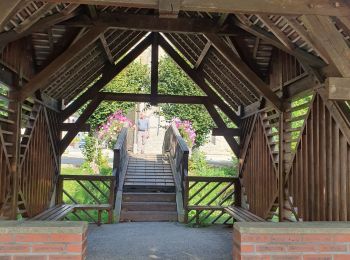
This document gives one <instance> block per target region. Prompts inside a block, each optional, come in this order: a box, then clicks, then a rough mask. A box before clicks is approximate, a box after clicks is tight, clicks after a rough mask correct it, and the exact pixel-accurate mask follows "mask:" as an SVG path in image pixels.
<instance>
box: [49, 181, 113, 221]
mask: <svg viewBox="0 0 350 260" xmlns="http://www.w3.org/2000/svg"><path fill="white" fill-rule="evenodd" d="M115 183H116V181H115V176H101V175H59V178H58V185H57V199H56V204H57V205H59V204H73V205H80V206H79V207H80V209H81V211H79V212H78V211H76V212H73V213H72V214H73V215H74V216H75V219H77V220H83V219H84V220H86V219H88V220H89V221H91V222H95V223H97V220H96V216H95V215H94V214H92V213H91V212H88V209H91V210H99V208H100V207H102V206H103V207H104V208H108V207H109V209H110V210H112V209H113V208H114V197H115ZM73 193H74V194H73ZM79 207H78V208H79ZM67 218H68V219H69V215H68V216H67ZM109 218H110V216H109ZM110 221H111V220H110V219H109V222H110Z"/></svg>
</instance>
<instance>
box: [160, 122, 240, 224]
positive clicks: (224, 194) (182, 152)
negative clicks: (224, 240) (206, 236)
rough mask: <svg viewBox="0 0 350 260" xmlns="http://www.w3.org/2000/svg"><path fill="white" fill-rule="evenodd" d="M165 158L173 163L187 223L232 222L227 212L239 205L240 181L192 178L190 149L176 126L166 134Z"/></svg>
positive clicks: (178, 199) (178, 197) (184, 218)
mask: <svg viewBox="0 0 350 260" xmlns="http://www.w3.org/2000/svg"><path fill="white" fill-rule="evenodd" d="M163 154H164V155H166V154H167V155H168V157H169V160H170V164H171V167H172V170H173V174H174V178H175V183H176V189H177V197H176V200H177V204H178V215H181V214H182V215H183V221H184V222H185V223H188V222H193V221H194V220H195V221H196V223H197V224H199V223H200V222H208V221H209V222H210V223H213V224H214V223H228V222H229V221H230V220H232V217H230V216H229V215H228V214H226V213H225V212H224V208H225V206H230V205H232V204H234V202H235V201H236V202H237V201H240V190H239V189H238V188H239V185H237V184H238V182H239V180H238V178H235V177H205V176H189V175H188V157H189V149H188V146H187V144H186V142H185V141H184V139H183V138H182V137H181V135H180V133H179V131H178V129H177V128H176V126H175V125H174V124H172V125H171V126H169V128H168V129H167V131H166V132H165V136H164V142H163ZM180 211H183V212H180ZM193 213H194V214H193Z"/></svg>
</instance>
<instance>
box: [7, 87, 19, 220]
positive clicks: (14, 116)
mask: <svg viewBox="0 0 350 260" xmlns="http://www.w3.org/2000/svg"><path fill="white" fill-rule="evenodd" d="M9 99H10V102H9V109H11V110H13V113H10V114H9V120H11V121H13V122H14V123H13V124H12V125H10V126H9V127H8V130H9V131H11V132H12V133H13V135H12V136H10V137H9V138H8V140H7V141H8V142H9V143H10V144H11V146H10V147H8V149H7V153H8V154H10V155H11V157H10V167H11V168H10V174H11V186H12V194H11V198H12V199H11V213H10V217H11V219H16V218H17V207H18V192H19V185H20V183H19V179H20V159H19V152H20V147H19V146H20V138H21V102H20V101H19V95H18V92H17V91H16V90H10V92H9Z"/></svg>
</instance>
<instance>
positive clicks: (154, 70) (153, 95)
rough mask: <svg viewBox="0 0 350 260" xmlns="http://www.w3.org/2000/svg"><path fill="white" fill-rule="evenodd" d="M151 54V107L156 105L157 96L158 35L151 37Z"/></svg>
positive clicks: (154, 34)
mask: <svg viewBox="0 0 350 260" xmlns="http://www.w3.org/2000/svg"><path fill="white" fill-rule="evenodd" d="M152 37H153V39H152V54H151V105H157V102H158V101H157V95H158V59H159V45H158V38H159V34H158V33H153V35H152Z"/></svg>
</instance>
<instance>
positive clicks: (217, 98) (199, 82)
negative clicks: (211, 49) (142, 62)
mask: <svg viewBox="0 0 350 260" xmlns="http://www.w3.org/2000/svg"><path fill="white" fill-rule="evenodd" d="M159 44H160V46H161V47H162V48H163V49H164V50H165V51H166V52H167V53H168V55H169V56H170V57H171V58H172V59H173V60H174V61H175V63H176V64H177V65H178V66H179V67H180V68H181V69H183V71H184V72H185V73H186V74H187V75H188V76H189V77H190V79H192V81H193V82H194V83H195V84H197V86H198V87H199V88H200V89H201V90H202V91H203V92H204V93H205V94H206V95H207V96H208V97H210V99H211V100H212V102H213V103H215V104H216V105H217V106H218V107H219V108H220V109H221V111H222V112H224V113H225V114H226V115H227V116H228V118H230V119H231V120H232V122H234V123H235V124H236V125H237V126H239V125H240V118H239V116H238V115H237V114H236V113H235V112H234V111H233V110H232V109H231V108H230V107H229V106H228V105H227V104H226V103H225V102H224V101H223V99H222V98H221V97H220V96H218V94H217V93H216V92H215V91H214V90H213V89H212V88H211V87H210V86H209V85H208V84H207V83H206V82H205V80H204V78H203V77H201V76H199V73H198V71H196V70H194V69H192V68H191V67H190V66H189V65H188V64H187V62H186V61H185V60H184V59H183V58H182V57H181V56H180V55H179V54H178V52H177V51H176V50H174V49H173V47H172V46H171V45H170V44H169V43H168V42H167V41H166V40H165V39H164V38H163V37H160V39H159Z"/></svg>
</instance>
